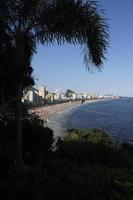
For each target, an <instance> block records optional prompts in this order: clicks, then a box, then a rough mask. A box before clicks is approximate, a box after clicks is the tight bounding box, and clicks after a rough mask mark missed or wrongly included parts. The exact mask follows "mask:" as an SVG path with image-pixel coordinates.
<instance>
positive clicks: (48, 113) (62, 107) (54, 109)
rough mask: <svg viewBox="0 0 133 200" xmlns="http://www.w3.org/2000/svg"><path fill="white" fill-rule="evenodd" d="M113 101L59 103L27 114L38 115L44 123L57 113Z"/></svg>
mask: <svg viewBox="0 0 133 200" xmlns="http://www.w3.org/2000/svg"><path fill="white" fill-rule="evenodd" d="M109 100H114V99H90V100H86V101H85V102H84V103H83V104H82V103H81V101H74V102H69V103H61V104H55V105H49V106H43V107H39V108H33V109H30V110H29V113H34V114H36V115H38V116H39V117H40V118H41V119H42V120H44V121H46V120H48V119H49V118H51V117H52V116H53V115H57V114H58V113H62V112H64V111H67V110H69V111H70V110H72V109H74V108H76V107H79V106H82V105H85V104H88V103H96V102H101V101H109Z"/></svg>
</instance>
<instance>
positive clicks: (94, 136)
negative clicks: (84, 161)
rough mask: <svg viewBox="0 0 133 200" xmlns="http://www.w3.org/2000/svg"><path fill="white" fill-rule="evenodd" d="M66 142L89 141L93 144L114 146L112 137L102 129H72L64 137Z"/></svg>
mask: <svg viewBox="0 0 133 200" xmlns="http://www.w3.org/2000/svg"><path fill="white" fill-rule="evenodd" d="M64 140H65V141H88V142H91V143H96V144H97V143H99V144H106V145H111V144H113V142H112V139H111V137H110V136H109V135H108V134H107V133H106V132H105V131H104V130H102V129H98V128H97V129H92V130H88V131H87V130H81V129H70V130H68V134H67V135H66V136H65V137H64Z"/></svg>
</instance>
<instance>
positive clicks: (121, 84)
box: [32, 0, 133, 96]
mask: <svg viewBox="0 0 133 200" xmlns="http://www.w3.org/2000/svg"><path fill="white" fill-rule="evenodd" d="M99 2H100V4H101V5H102V8H103V9H104V10H105V16H106V17H107V18H108V19H109V20H108V24H109V35H110V47H109V48H108V54H107V61H106V62H105V63H104V65H103V69H102V72H98V71H96V70H94V73H89V72H86V69H85V65H84V64H83V55H82V50H81V49H80V47H79V46H78V45H76V46H74V45H68V44H65V45H62V46H58V45H57V44H55V45H53V46H48V47H47V46H44V47H42V46H41V45H39V46H38V53H37V54H36V55H35V56H34V58H33V62H32V63H33V66H34V78H35V81H36V83H37V85H47V86H48V88H49V90H50V91H55V90H56V89H58V88H62V89H64V90H66V89H67V88H71V89H72V90H74V91H76V92H86V91H90V92H93V93H97V94H107V93H109V94H112V93H113V94H114V95H120V96H133V89H132V85H133V78H132V74H133V61H132V52H133V45H132V35H133V26H132V18H133V13H132V8H133V2H132V1H131V0H128V1H126V2H125V1H124V2H121V1H120V0H117V2H116V1H114V0H112V1H109V0H108V1H105V0H101V1H99ZM37 79H38V80H37Z"/></svg>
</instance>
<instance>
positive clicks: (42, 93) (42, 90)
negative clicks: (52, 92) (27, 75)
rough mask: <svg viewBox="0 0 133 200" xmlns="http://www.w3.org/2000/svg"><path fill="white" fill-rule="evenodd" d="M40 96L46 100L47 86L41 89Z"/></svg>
mask: <svg viewBox="0 0 133 200" xmlns="http://www.w3.org/2000/svg"><path fill="white" fill-rule="evenodd" d="M39 96H41V97H42V98H43V99H46V87H45V86H40V87H39Z"/></svg>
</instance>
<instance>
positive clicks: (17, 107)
mask: <svg viewBox="0 0 133 200" xmlns="http://www.w3.org/2000/svg"><path fill="white" fill-rule="evenodd" d="M21 109H22V103H21V99H20V98H19V99H18V100H17V102H16V105H15V128H16V143H17V145H16V160H17V163H18V164H19V163H22V162H23V154H22V121H21V113H22V110H21Z"/></svg>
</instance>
